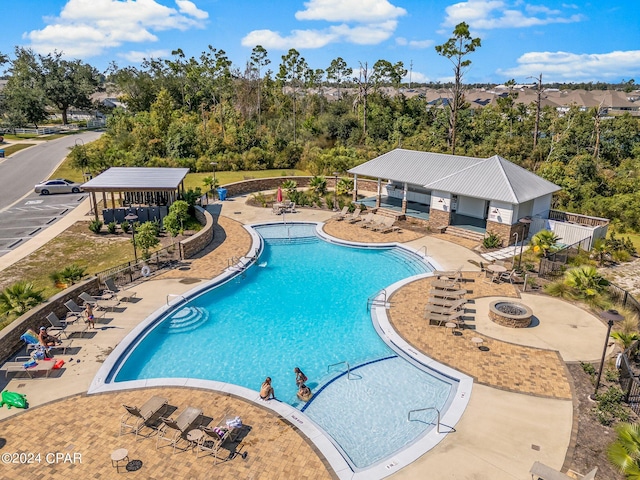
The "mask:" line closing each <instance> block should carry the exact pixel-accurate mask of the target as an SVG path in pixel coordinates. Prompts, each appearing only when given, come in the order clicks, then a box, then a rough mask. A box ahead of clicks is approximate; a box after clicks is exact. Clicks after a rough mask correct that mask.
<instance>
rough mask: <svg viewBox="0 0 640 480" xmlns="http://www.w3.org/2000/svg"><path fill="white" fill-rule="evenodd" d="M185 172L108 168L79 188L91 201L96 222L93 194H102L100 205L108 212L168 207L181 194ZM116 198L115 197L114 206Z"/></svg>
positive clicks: (175, 169) (94, 196)
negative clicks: (118, 208) (136, 207)
mask: <svg viewBox="0 0 640 480" xmlns="http://www.w3.org/2000/svg"><path fill="white" fill-rule="evenodd" d="M187 173H189V169H188V168H146V167H111V168H109V169H108V170H106V171H105V172H103V173H101V174H100V175H98V176H97V177H95V178H92V179H91V180H89V181H88V182H86V183H84V184H83V185H82V189H83V190H84V191H85V192H89V193H90V194H91V198H92V205H93V213H94V215H95V218H96V220H97V219H98V202H97V201H96V193H102V203H103V205H104V207H105V209H106V208H108V205H109V204H108V202H107V193H109V194H110V203H111V208H112V209H113V210H115V209H116V208H117V207H133V206H144V207H153V206H165V207H168V206H170V205H171V204H172V203H173V202H175V201H176V200H177V199H178V197H179V195H181V194H183V193H184V177H186V176H187ZM116 194H117V197H118V200H117V204H116Z"/></svg>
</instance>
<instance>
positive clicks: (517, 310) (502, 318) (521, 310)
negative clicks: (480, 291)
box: [489, 300, 533, 328]
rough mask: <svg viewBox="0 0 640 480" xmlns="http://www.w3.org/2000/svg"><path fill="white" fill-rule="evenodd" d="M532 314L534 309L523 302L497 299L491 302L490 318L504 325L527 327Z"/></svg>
mask: <svg viewBox="0 0 640 480" xmlns="http://www.w3.org/2000/svg"><path fill="white" fill-rule="evenodd" d="M532 315H533V310H531V309H530V308H529V307H527V306H526V305H523V304H522V303H518V302H511V301H508V300H496V301H495V302H491V304H489V318H490V319H491V320H492V321H493V322H495V323H497V324H498V325H502V326H503V327H511V328H527V327H528V326H529V325H531V316H532Z"/></svg>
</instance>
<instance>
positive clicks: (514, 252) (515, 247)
mask: <svg viewBox="0 0 640 480" xmlns="http://www.w3.org/2000/svg"><path fill="white" fill-rule="evenodd" d="M511 236H512V237H516V244H515V245H514V246H513V257H514V259H515V256H516V255H517V254H518V232H515V233H514V234H513V235H511ZM520 251H521V252H522V248H521V249H520ZM514 263H515V260H514ZM519 267H520V264H518V268H519Z"/></svg>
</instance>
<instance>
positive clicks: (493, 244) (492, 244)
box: [482, 232, 502, 248]
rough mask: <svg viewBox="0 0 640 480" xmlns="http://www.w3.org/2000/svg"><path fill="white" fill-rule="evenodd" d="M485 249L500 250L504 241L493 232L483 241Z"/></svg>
mask: <svg viewBox="0 0 640 480" xmlns="http://www.w3.org/2000/svg"><path fill="white" fill-rule="evenodd" d="M482 246H483V247H484V248H498V247H501V246H502V239H501V238H500V236H499V235H498V234H497V233H494V232H491V233H489V235H487V236H486V237H484V240H482Z"/></svg>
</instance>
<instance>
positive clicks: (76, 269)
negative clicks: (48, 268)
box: [49, 263, 87, 287]
mask: <svg viewBox="0 0 640 480" xmlns="http://www.w3.org/2000/svg"><path fill="white" fill-rule="evenodd" d="M86 270H87V267H81V266H80V265H78V264H76V263H73V264H71V265H69V266H67V267H64V268H63V269H62V270H59V271H57V272H53V273H51V274H50V275H49V278H50V279H51V281H52V282H53V284H54V285H55V286H56V287H57V286H60V284H67V285H73V284H74V283H76V282H78V281H79V280H82V277H84V273H85V271H86Z"/></svg>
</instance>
